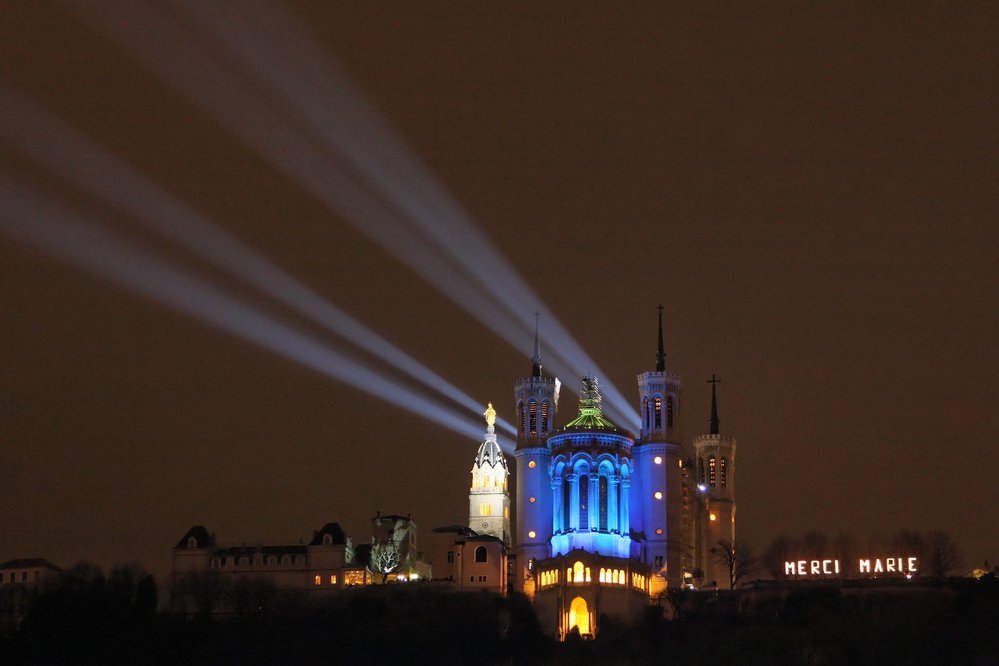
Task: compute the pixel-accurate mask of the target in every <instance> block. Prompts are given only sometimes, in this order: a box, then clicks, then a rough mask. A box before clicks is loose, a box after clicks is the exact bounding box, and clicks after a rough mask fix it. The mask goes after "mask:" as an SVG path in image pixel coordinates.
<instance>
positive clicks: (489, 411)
mask: <svg viewBox="0 0 999 666" xmlns="http://www.w3.org/2000/svg"><path fill="white" fill-rule="evenodd" d="M488 405H489V406H488V407H486V411H484V412H483V413H482V415H483V416H485V417H486V426H487V427H488V431H489V432H490V433H491V432H493V431H494V430H495V429H496V410H495V409H493V403H491V402H490V403H488Z"/></svg>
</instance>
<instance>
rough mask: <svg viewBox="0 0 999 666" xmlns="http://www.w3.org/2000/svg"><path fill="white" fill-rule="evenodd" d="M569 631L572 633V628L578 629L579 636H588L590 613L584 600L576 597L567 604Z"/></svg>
mask: <svg viewBox="0 0 999 666" xmlns="http://www.w3.org/2000/svg"><path fill="white" fill-rule="evenodd" d="M568 619H569V622H568V624H569V631H572V628H573V627H578V628H579V635H580V636H589V635H590V611H589V609H588V608H587V607H586V599H584V598H583V597H576V598H575V599H573V600H572V603H571V604H569V618H568Z"/></svg>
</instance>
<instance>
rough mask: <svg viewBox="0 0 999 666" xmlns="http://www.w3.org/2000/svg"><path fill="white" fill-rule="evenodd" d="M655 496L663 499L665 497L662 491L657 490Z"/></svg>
mask: <svg viewBox="0 0 999 666" xmlns="http://www.w3.org/2000/svg"><path fill="white" fill-rule="evenodd" d="M654 497H655V498H656V499H662V498H663V494H662V493H661V492H660V491H658V490H657V491H656V493H655V495H654Z"/></svg>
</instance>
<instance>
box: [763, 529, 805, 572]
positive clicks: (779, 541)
mask: <svg viewBox="0 0 999 666" xmlns="http://www.w3.org/2000/svg"><path fill="white" fill-rule="evenodd" d="M797 558H798V550H797V549H796V546H795V542H794V541H793V540H792V539H791V538H790V537H788V536H786V535H784V534H782V535H780V536H779V537H777V538H776V539H774V540H773V541H772V542H771V544H770V547H769V548H767V550H766V552H764V553H763V558H762V562H763V567H764V568H765V569H766V570H767V573H769V574H770V575H771V576H773V577H774V578H782V577H783V576H784V563H785V562H788V561H790V560H794V559H797Z"/></svg>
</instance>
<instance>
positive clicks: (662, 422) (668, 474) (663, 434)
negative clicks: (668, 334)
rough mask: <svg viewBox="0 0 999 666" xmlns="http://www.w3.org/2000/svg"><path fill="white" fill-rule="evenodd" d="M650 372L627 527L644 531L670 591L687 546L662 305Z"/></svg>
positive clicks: (676, 399)
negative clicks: (630, 523) (657, 339)
mask: <svg viewBox="0 0 999 666" xmlns="http://www.w3.org/2000/svg"><path fill="white" fill-rule="evenodd" d="M658 310H659V345H658V347H657V350H656V369H655V370H653V371H650V372H643V373H642V374H640V375H638V394H639V412H640V414H641V421H642V430H641V436H640V438H639V441H638V442H637V443H636V445H635V449H634V457H635V472H636V474H635V484H634V485H635V486H636V487H635V488H633V489H632V490H633V492H632V501H633V502H634V504H635V505H634V506H633V507H632V525H633V527H634V529H636V530H638V531H641V532H644V534H645V538H646V553H647V555H646V561H647V562H649V564H651V565H653V567H654V569H655V570H656V571H658V572H659V574H660V575H662V576H663V577H664V578H665V579H666V581H667V582H668V584H669V585H670V586H679V585H680V584H681V583H682V581H683V570H684V568H685V563H686V562H685V557H686V556H687V554H688V550H689V548H688V547H686V545H685V544H687V542H688V541H689V539H688V537H687V535H686V534H685V529H684V521H683V469H682V467H683V445H682V444H681V443H680V388H681V385H680V376H679V375H676V374H673V373H671V372H669V371H668V370H667V369H666V352H665V351H664V347H663V306H662V305H660V306H659V308H658Z"/></svg>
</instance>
